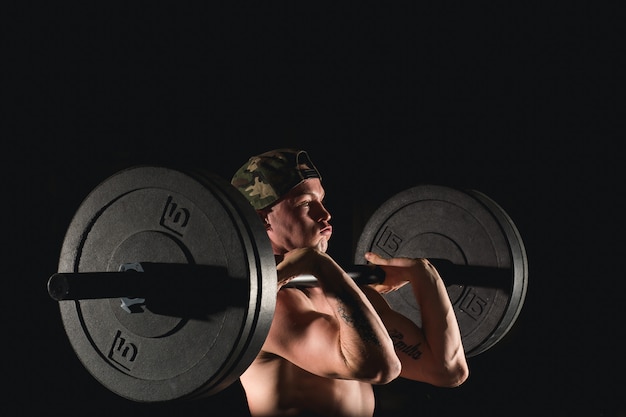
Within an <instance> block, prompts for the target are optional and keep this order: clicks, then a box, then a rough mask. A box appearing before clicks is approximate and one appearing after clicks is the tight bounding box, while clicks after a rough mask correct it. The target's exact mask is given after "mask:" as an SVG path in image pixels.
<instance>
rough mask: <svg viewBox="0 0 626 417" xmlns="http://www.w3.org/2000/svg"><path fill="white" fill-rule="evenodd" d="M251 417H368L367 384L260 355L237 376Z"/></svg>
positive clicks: (370, 397)
mask: <svg viewBox="0 0 626 417" xmlns="http://www.w3.org/2000/svg"><path fill="white" fill-rule="evenodd" d="M240 379H241V384H242V385H243V388H244V389H245V391H246V397H247V400H248V407H249V409H250V413H251V415H252V416H253V417H261V416H263V417H269V416H271V417H279V416H327V417H331V416H342V417H347V416H350V417H371V416H372V415H373V414H374V391H373V389H372V386H371V385H370V384H367V383H364V382H359V381H353V380H343V379H328V378H322V377H319V376H317V375H313V374H311V373H309V372H307V371H305V370H303V369H302V368H299V367H297V366H295V365H293V364H292V363H290V362H288V361H286V360H284V359H283V358H281V357H278V356H275V355H271V354H267V353H264V352H261V353H260V354H259V356H258V357H257V358H256V359H255V361H254V362H253V363H252V365H251V366H250V367H249V368H248V369H247V370H246V372H244V373H243V375H241V378H240Z"/></svg>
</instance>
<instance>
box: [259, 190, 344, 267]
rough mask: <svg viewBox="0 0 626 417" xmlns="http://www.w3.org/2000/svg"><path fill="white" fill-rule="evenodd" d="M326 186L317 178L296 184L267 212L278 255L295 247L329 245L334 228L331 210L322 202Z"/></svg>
mask: <svg viewBox="0 0 626 417" xmlns="http://www.w3.org/2000/svg"><path fill="white" fill-rule="evenodd" d="M324 195H325V193H324V188H323V187H322V183H321V182H320V180H319V179H318V178H310V179H307V180H305V181H303V182H302V183H300V184H299V185H297V186H296V187H294V188H293V189H292V190H291V191H289V193H287V194H286V195H285V197H284V198H283V199H282V200H281V201H280V202H278V203H276V204H275V205H274V206H273V207H272V209H271V211H270V212H269V213H268V214H267V216H266V218H267V222H268V223H269V226H268V229H267V234H268V236H269V238H270V240H271V242H272V247H273V249H274V254H275V255H282V254H285V253H286V252H289V251H290V250H292V249H296V248H303V247H317V248H318V249H320V250H321V251H323V252H326V249H327V248H328V240H329V239H330V237H331V235H332V233H333V229H332V226H331V225H330V223H329V221H330V217H331V216H330V213H329V212H328V211H327V210H326V208H325V207H324V204H323V199H324Z"/></svg>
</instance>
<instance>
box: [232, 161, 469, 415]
mask: <svg viewBox="0 0 626 417" xmlns="http://www.w3.org/2000/svg"><path fill="white" fill-rule="evenodd" d="M321 180H322V179H321V175H320V173H319V172H318V171H317V169H316V168H315V166H314V165H313V163H312V162H311V160H310V158H309V156H308V154H307V152H305V151H302V150H297V149H277V150H273V151H269V152H266V153H263V154H261V155H257V156H253V157H251V158H250V159H249V160H248V162H246V163H245V164H244V165H243V166H242V167H241V168H240V169H239V170H238V171H237V172H236V173H235V175H234V176H233V178H232V181H231V182H232V184H233V185H234V186H235V187H236V188H237V189H239V191H240V192H241V193H242V194H243V195H244V196H246V198H247V199H248V201H250V203H251V204H252V206H253V207H254V208H255V209H256V210H257V213H258V214H259V217H260V218H261V220H262V221H263V223H264V224H265V228H266V231H267V234H268V236H269V239H270V241H271V244H272V248H273V251H274V255H275V257H276V261H277V271H278V293H277V299H276V307H275V313H274V318H273V321H272V324H271V326H270V330H269V333H268V335H267V339H266V340H265V342H264V345H263V347H262V349H261V352H260V353H259V354H258V356H257V357H256V359H255V360H254V361H253V363H252V364H251V366H250V367H249V368H248V369H247V370H246V371H245V372H244V373H243V374H242V375H241V378H240V380H241V383H242V386H243V388H244V390H245V393H246V397H247V401H248V407H249V409H250V412H251V414H252V416H254V417H261V416H264V417H266V416H272V417H275V416H305V415H306V416H355V417H356V416H358V417H363V416H370V417H371V416H372V415H373V414H374V409H375V398H374V390H373V387H372V385H373V384H386V383H389V382H390V381H392V380H394V379H396V378H397V377H399V376H400V377H403V378H408V379H411V380H415V381H422V382H426V383H429V384H432V385H435V386H440V387H456V386H459V385H460V384H462V383H463V382H464V381H465V380H466V379H467V378H468V375H469V370H468V366H467V361H466V357H465V352H464V350H463V345H462V342H461V335H460V332H459V327H458V324H457V321H456V317H455V314H454V310H453V308H452V304H451V302H450V299H449V298H448V293H447V290H446V287H445V285H444V283H443V282H442V280H441V277H440V276H439V273H438V272H437V270H436V269H435V268H434V267H433V265H432V264H430V263H429V262H428V260H426V259H408V258H393V259H384V258H382V257H380V256H378V255H376V254H374V253H367V254H366V255H365V257H366V260H367V261H368V262H370V263H371V264H374V265H379V266H380V267H381V268H382V269H383V270H384V271H385V280H384V282H383V283H382V284H371V285H363V286H361V287H359V286H358V285H357V284H356V283H355V282H354V280H353V279H352V278H351V277H350V276H349V275H348V274H347V273H346V272H345V271H344V270H343V269H342V268H341V266H340V265H338V264H337V263H336V262H335V261H334V260H333V259H332V258H331V257H330V256H329V255H328V254H326V249H327V248H328V240H329V239H330V237H331V236H332V231H333V230H332V226H331V225H330V218H331V215H330V213H329V212H328V211H327V210H326V208H325V206H324V196H325V191H324V188H323V186H322V182H321ZM303 274H307V275H313V276H315V277H316V278H317V280H318V282H319V285H318V286H316V287H307V288H293V287H289V286H285V284H287V283H288V282H289V281H290V280H291V279H293V278H294V277H296V276H298V275H303ZM403 285H411V286H412V290H413V294H414V295H415V298H416V301H417V303H418V304H419V306H420V311H421V314H422V326H421V328H420V327H418V326H417V325H415V324H414V323H413V322H412V321H411V320H409V319H408V318H407V317H405V316H403V315H401V314H399V313H398V312H395V311H393V310H392V309H391V308H390V306H389V305H388V304H387V302H386V300H385V299H384V298H383V297H382V295H381V294H383V293H385V292H388V291H393V290H396V289H398V288H400V287H402V286H403Z"/></svg>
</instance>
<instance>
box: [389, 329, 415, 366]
mask: <svg viewBox="0 0 626 417" xmlns="http://www.w3.org/2000/svg"><path fill="white" fill-rule="evenodd" d="M389 336H391V340H392V341H393V346H394V347H395V348H396V350H397V351H398V352H402V353H404V354H406V355H408V356H410V357H411V358H413V359H416V360H417V359H419V358H420V356H422V351H421V350H420V345H421V344H422V343H421V342H420V343H418V344H416V345H407V344H406V343H405V342H404V340H403V339H404V334H403V333H401V332H399V331H398V330H396V329H391V330H389Z"/></svg>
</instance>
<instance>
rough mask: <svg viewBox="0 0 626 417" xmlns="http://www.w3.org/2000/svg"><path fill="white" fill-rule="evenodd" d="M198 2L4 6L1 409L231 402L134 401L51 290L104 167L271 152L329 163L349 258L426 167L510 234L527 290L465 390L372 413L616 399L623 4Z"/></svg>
mask: <svg viewBox="0 0 626 417" xmlns="http://www.w3.org/2000/svg"><path fill="white" fill-rule="evenodd" d="M199 3H200V2H198V4H196V5H194V6H190V5H185V6H182V5H178V4H177V5H173V4H161V3H158V2H146V3H141V4H139V3H131V4H122V5H117V4H113V3H109V2H101V3H99V4H97V5H93V4H91V5H89V6H86V5H85V4H73V3H65V2H60V3H59V2H50V3H44V4H31V3H26V2H24V3H22V7H20V8H19V10H10V13H7V14H6V15H5V18H6V19H7V20H8V25H7V26H5V28H8V29H6V30H5V31H4V33H5V36H3V41H2V42H3V49H4V50H5V53H3V55H4V58H5V59H4V60H3V64H2V66H3V67H4V69H5V70H8V75H7V76H6V77H4V81H3V82H4V83H5V86H6V87H7V88H4V91H5V93H6V94H4V95H3V96H4V99H3V102H4V106H5V107H6V110H7V111H5V112H3V113H4V116H5V117H4V118H3V124H4V125H5V128H8V129H7V133H6V134H4V135H3V136H4V138H5V141H4V142H3V143H4V145H3V146H4V148H5V149H4V152H3V156H4V158H5V163H4V167H5V169H6V173H5V175H4V177H5V178H6V180H5V184H7V185H8V186H9V188H8V190H7V191H6V192H7V194H6V195H5V197H6V198H5V199H4V204H3V206H4V210H5V213H6V214H5V216H4V218H5V223H6V224H8V225H9V232H8V233H7V234H5V247H6V248H7V249H5V254H6V258H5V265H10V269H9V272H10V273H9V274H7V275H6V276H5V288H4V290H5V291H6V301H8V302H5V303H4V306H5V307H4V308H5V309H6V312H5V315H4V316H5V320H4V329H5V331H4V336H3V338H2V345H3V357H4V363H5V364H6V365H5V385H4V387H5V388H4V389H3V390H4V394H3V397H2V398H3V399H2V407H3V408H6V412H3V414H4V415H26V414H32V412H33V410H35V409H36V408H41V407H43V408H44V409H45V410H58V411H59V412H62V413H63V414H64V415H67V416H74V415H76V416H78V415H81V416H82V415H101V414H102V415H111V414H113V413H115V414H118V413H131V414H133V415H161V414H163V415H165V414H171V413H180V414H183V413H184V414H188V415H189V414H191V415H201V414H202V415H216V413H217V411H216V410H217V409H218V408H219V407H223V408H226V410H227V413H228V414H227V415H238V414H239V413H240V412H241V410H242V408H241V407H242V404H241V401H242V397H241V396H240V395H241V393H240V392H239V391H238V387H237V386H233V387H232V388H231V389H229V390H227V391H225V392H223V393H221V394H220V395H218V396H217V397H212V398H209V399H207V400H203V401H200V402H193V403H184V404H175V405H172V404H165V405H162V404H158V405H154V404H150V405H146V404H137V403H133V402H130V401H127V400H124V399H122V398H119V397H117V396H116V395H115V394H113V393H111V392H110V391H108V390H107V389H105V388H104V387H102V386H101V385H99V383H98V382H96V381H95V380H94V379H93V378H92V377H91V376H90V375H89V374H88V373H87V371H86V370H85V369H84V368H83V367H82V365H81V364H80V363H79V361H78V359H77V357H76V355H75V354H74V353H73V351H72V349H71V346H70V345H69V342H68V340H67V338H66V336H65V333H64V329H63V325H62V323H61V320H60V315H59V312H58V307H57V304H56V302H54V301H53V300H51V299H50V298H49V296H48V295H47V292H46V282H47V279H48V277H49V276H50V275H51V274H52V273H53V272H55V271H56V268H57V262H58V257H59V251H60V247H61V244H62V241H63V237H64V233H65V231H66V230H67V227H68V225H69V223H70V221H71V218H72V215H73V214H74V212H75V210H76V209H77V208H78V206H79V204H80V202H81V201H82V199H83V198H85V197H86V196H87V194H88V193H89V191H90V190H92V189H93V188H94V187H95V186H96V185H97V184H99V183H100V182H101V181H103V180H104V179H106V178H107V177H108V176H110V175H112V174H113V173H115V172H117V171H119V170H121V169H123V168H127V167H130V166H134V165H138V164H145V163H150V164H163V165H180V166H189V167H202V168H206V169H208V170H210V171H212V172H214V173H216V174H218V175H220V176H223V177H225V178H230V176H231V175H232V173H233V172H234V171H235V170H236V169H237V168H238V167H239V166H240V165H241V164H242V163H243V162H245V160H246V159H247V158H248V156H250V155H252V154H256V153H260V152H263V151H266V150H269V149H273V148H277V147H282V146H295V147H301V148H304V149H307V150H308V151H309V153H310V155H311V157H312V159H313V161H314V162H315V164H316V165H317V167H318V168H319V169H320V171H321V172H322V174H323V176H324V185H325V187H326V191H327V194H328V196H327V205H328V208H329V209H330V210H331V211H332V213H333V215H334V218H333V224H334V229H335V235H334V237H333V239H332V241H331V247H330V249H329V252H330V253H331V254H332V255H333V256H334V257H335V258H336V259H337V260H338V261H340V262H343V263H352V253H353V251H354V249H355V246H354V245H355V240H356V239H357V238H358V236H359V234H360V233H361V230H360V228H361V227H362V226H363V224H364V221H365V220H366V219H367V217H368V216H369V215H370V214H371V213H372V211H373V210H374V209H375V208H376V207H378V206H379V205H380V204H381V203H382V202H383V201H385V200H386V199H388V198H390V197H391V196H393V195H394V194H396V193H397V192H399V191H402V190H404V189H406V188H408V187H411V186H414V185H417V184H421V183H426V184H441V185H447V186H454V187H459V188H462V189H476V190H479V191H482V192H483V193H485V194H486V195H488V196H489V197H491V198H492V199H494V200H495V201H496V202H498V203H499V204H500V205H501V206H502V207H503V208H504V209H505V210H506V211H507V213H508V214H509V215H510V216H511V218H512V219H513V220H514V222H515V224H516V225H517V228H518V229H519V231H520V233H521V235H522V237H523V240H524V243H525V246H526V251H527V255H528V262H529V287H528V294H527V297H526V300H525V303H524V306H523V309H522V312H521V314H520V316H519V318H518V320H517V322H516V324H515V326H514V328H513V329H512V330H511V332H509V334H507V336H506V337H505V338H504V339H503V340H502V341H501V342H500V343H498V344H497V345H496V346H495V347H494V348H492V349H490V350H489V351H487V352H485V353H484V354H482V355H479V356H477V357H474V358H471V360H470V368H471V376H470V379H469V380H468V381H467V382H466V383H465V384H464V385H463V386H461V387H459V388H456V389H438V388H434V387H430V386H427V385H424V384H419V383H414V382H406V381H400V380H398V381H396V382H394V383H392V384H390V385H389V386H386V387H380V388H379V408H378V411H377V413H378V415H381V416H382V415H396V416H397V415H424V416H449V415H450V416H451V415H460V414H464V415H467V414H471V415H474V414H477V415H483V416H491V415H493V416H496V415H497V416H510V415H527V414H534V415H569V416H624V415H626V403H625V400H624V389H625V388H626V384H625V383H624V378H623V375H624V372H625V371H626V369H625V367H624V360H623V347H622V345H623V342H622V341H621V335H622V334H623V328H624V324H625V323H624V321H625V320H624V317H625V315H624V312H623V307H622V306H623V298H624V289H625V288H624V278H625V277H624V272H623V266H622V262H620V257H621V256H622V254H623V252H624V244H623V239H622V235H623V222H622V220H621V217H622V216H623V209H624V203H623V198H621V194H622V192H621V191H622V187H621V181H622V175H620V174H621V173H622V159H623V154H624V151H623V150H622V148H623V146H621V144H620V142H621V141H622V140H623V129H622V128H623V119H619V120H618V117H620V116H623V113H624V112H623V110H624V108H623V95H621V94H620V93H619V92H618V89H619V88H621V87H623V85H622V84H623V81H622V80H623V73H622V72H620V70H619V69H618V66H617V64H618V61H619V59H620V57H623V54H624V47H623V44H620V43H619V41H618V39H619V38H618V37H616V35H615V29H616V28H617V25H618V23H620V22H619V21H618V20H619V19H618V17H617V13H616V11H615V10H611V9H609V8H603V7H602V6H598V5H591V4H584V3H568V4H563V5H558V6H557V5H556V4H552V3H551V2H545V4H540V5H534V4H529V3H520V4H519V5H510V4H508V3H507V5H504V3H505V2H500V3H498V2H494V3H493V4H477V3H474V2H471V3H467V4H464V5H460V6H458V5H457V6H452V5H444V4H421V3H420V4H410V5H405V4H393V3H391V4H386V5H385V6H384V7H383V6H381V7H379V8H367V7H364V6H361V5H350V6H347V5H344V4H341V5H338V4H330V5H324V6H322V5H319V4H306V5H303V4H300V5H299V6H294V5H293V4H286V5H282V6H280V7H279V6H276V5H267V4H260V5H259V4H257V5H254V6H251V5H246V6H243V5H240V6H233V5H231V6H229V7H225V6H221V5H219V4H215V5H211V6H206V5H199ZM6 370H8V373H6Z"/></svg>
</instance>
